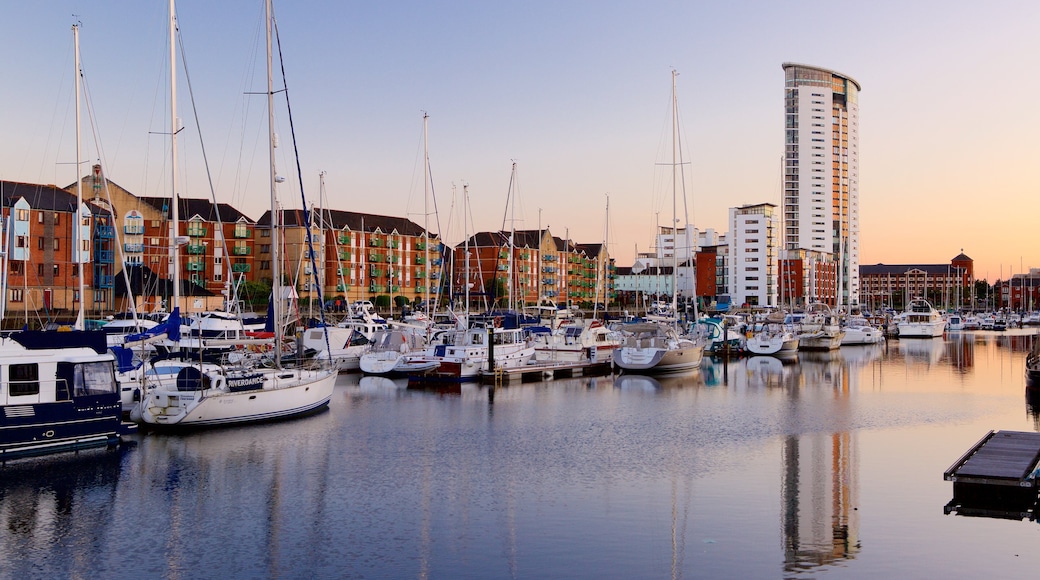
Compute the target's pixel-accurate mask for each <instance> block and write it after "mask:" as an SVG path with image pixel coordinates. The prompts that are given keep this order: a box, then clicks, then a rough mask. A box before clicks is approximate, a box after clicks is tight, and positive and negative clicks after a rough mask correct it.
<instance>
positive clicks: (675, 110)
mask: <svg viewBox="0 0 1040 580" xmlns="http://www.w3.org/2000/svg"><path fill="white" fill-rule="evenodd" d="M678 74H679V73H678V72H676V71H675V69H672V315H673V316H675V318H676V320H678V319H679V302H678V300H677V298H676V296H677V295H678V293H679V292H678V290H679V289H678V287H677V283H678V280H679V277H678V274H677V271H678V270H679V245H678V244H679V227H678V221H677V220H678V209H677V207H676V202H675V195H676V185H677V183H676V182H677V178H676V171H677V169H678V164H677V162H676V159H675V151H676V147H677V145H678V144H677V142H676V141H677V139H678V132H679V99H678V97H677V96H676V94H675V77H676V76H677V75H678Z"/></svg>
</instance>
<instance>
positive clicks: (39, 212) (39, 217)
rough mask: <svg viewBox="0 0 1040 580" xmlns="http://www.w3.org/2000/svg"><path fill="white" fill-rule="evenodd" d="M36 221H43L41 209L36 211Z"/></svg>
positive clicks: (39, 222) (40, 222)
mask: <svg viewBox="0 0 1040 580" xmlns="http://www.w3.org/2000/svg"><path fill="white" fill-rule="evenodd" d="M36 223H38V224H42V223H43V212H42V211H38V212H36Z"/></svg>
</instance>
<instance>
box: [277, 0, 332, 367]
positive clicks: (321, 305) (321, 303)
mask: <svg viewBox="0 0 1040 580" xmlns="http://www.w3.org/2000/svg"><path fill="white" fill-rule="evenodd" d="M272 10H273V8H272ZM270 24H271V26H272V27H273V29H274V38H275V44H277V45H278V67H279V69H280V70H281V73H282V90H283V91H284V92H285V108H286V111H287V112H288V114H289V133H290V135H292V144H293V155H294V156H295V157H296V176H297V179H298V180H299V182H300V197H301V198H302V203H303V224H304V227H305V228H307V250H308V253H309V254H310V256H309V257H310V261H311V270H313V271H314V276H315V277H317V275H318V274H317V272H318V265H317V260H316V258H315V253H314V239H313V236H312V235H311V228H310V223H311V222H310V217H309V216H310V210H309V209H307V194H306V193H305V192H304V188H303V169H302V168H301V167H300V150H299V147H298V146H297V144H296V126H295V124H294V123H293V117H292V105H291V104H290V103H289V83H288V81H286V78H285V60H284V59H283V57H282V37H281V35H280V34H279V33H278V21H277V20H275V18H274V14H273V13H272V15H271V22H270ZM316 288H317V289H318V315H319V317H320V319H321V325H322V326H323V327H324V326H325V325H326V321H325V297H324V296H323V294H324V289H323V288H322V284H317V285H316ZM297 306H298V305H297ZM323 334H324V335H325V349H326V351H325V352H327V353H329V363H330V364H331V362H332V346H331V345H330V344H329V333H328V332H327V331H326V332H324V333H323Z"/></svg>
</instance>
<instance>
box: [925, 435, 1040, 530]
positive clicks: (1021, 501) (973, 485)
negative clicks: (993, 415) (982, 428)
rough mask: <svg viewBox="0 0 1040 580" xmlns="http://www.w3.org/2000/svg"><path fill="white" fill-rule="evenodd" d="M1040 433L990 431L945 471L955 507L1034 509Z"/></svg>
mask: <svg viewBox="0 0 1040 580" xmlns="http://www.w3.org/2000/svg"><path fill="white" fill-rule="evenodd" d="M1038 462H1040V433H1032V432H1023V431H990V432H989V433H987V434H986V436H985V437H983V438H982V439H980V440H979V442H978V443H976V444H975V446H974V447H972V448H971V449H969V450H968V451H967V452H966V453H965V454H964V455H962V456H961V457H960V459H958V460H957V461H956V462H955V463H954V464H953V465H951V466H950V468H949V469H947V470H946V472H945V473H944V474H943V479H945V480H946V481H952V482H953V500H951V501H950V503H949V504H947V506H946V512H947V513H949V512H950V511H954V510H961V511H965V510H975V511H978V510H997V511H1004V512H1007V513H1008V514H1014V513H1021V514H1025V513H1033V512H1034V508H1035V506H1036V503H1037V493H1038V490H1040V482H1038V481H1037V476H1038V475H1040V469H1038Z"/></svg>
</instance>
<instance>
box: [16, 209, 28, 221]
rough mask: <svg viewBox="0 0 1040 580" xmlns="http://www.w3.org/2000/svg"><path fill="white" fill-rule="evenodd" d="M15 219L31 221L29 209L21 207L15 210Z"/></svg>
mask: <svg viewBox="0 0 1040 580" xmlns="http://www.w3.org/2000/svg"><path fill="white" fill-rule="evenodd" d="M14 219H15V221H20V222H27V221H29V210H27V209H19V210H16V211H15V218H14Z"/></svg>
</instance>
